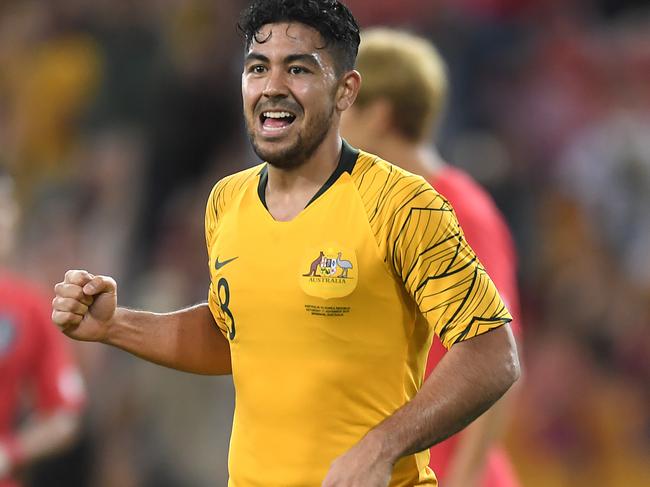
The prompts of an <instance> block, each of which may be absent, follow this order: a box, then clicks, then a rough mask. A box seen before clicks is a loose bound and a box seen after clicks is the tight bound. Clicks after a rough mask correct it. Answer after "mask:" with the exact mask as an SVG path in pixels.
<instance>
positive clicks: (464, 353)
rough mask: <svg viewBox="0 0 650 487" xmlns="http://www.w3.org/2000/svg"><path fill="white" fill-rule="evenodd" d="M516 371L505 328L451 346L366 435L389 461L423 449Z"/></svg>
mask: <svg viewBox="0 0 650 487" xmlns="http://www.w3.org/2000/svg"><path fill="white" fill-rule="evenodd" d="M518 376H519V362H518V358H517V352H516V347H515V345H514V339H513V338H512V333H511V332H510V330H509V327H501V328H499V329H497V330H493V331H491V332H488V333H486V334H484V335H481V336H478V337H475V338H472V339H470V340H467V341H466V342H462V343H459V344H456V345H454V347H452V350H450V351H449V352H448V353H447V354H446V355H445V357H444V358H443V359H442V360H441V361H440V363H439V364H438V366H437V367H436V368H435V370H434V371H433V373H432V374H431V375H430V376H429V378H428V379H427V381H426V382H425V383H424V385H423V386H422V389H421V390H420V391H419V392H418V394H417V395H416V396H415V397H414V398H413V399H412V400H411V401H410V402H409V403H407V404H406V405H404V406H403V407H402V408H400V409H399V410H397V411H396V412H395V413H394V414H393V415H392V416H390V417H388V418H387V419H386V420H385V421H383V422H382V423H381V424H380V425H378V426H377V427H376V428H374V429H373V430H372V431H371V432H370V433H369V434H368V440H367V441H375V442H379V444H380V445H381V449H382V455H383V456H385V457H386V458H389V459H390V460H391V461H396V460H397V459H399V458H400V457H403V456H406V455H410V454H412V453H416V452H418V451H422V450H425V449H427V448H429V447H430V446H432V445H434V444H436V443H439V442H440V441H442V440H444V439H446V438H448V437H449V436H451V435H453V434H454V433H456V432H458V431H460V430H461V429H463V428H464V427H465V426H467V425H468V424H469V423H470V422H471V421H473V420H474V419H476V418H477V417H478V416H480V415H481V414H482V413H483V412H485V411H486V410H487V409H488V408H489V407H490V406H491V405H492V404H494V402H495V401H497V400H498V399H499V397H501V396H502V395H503V394H504V393H505V392H506V391H507V390H508V388H509V387H510V386H511V385H512V384H513V383H514V381H515V380H516V379H517V378H518Z"/></svg>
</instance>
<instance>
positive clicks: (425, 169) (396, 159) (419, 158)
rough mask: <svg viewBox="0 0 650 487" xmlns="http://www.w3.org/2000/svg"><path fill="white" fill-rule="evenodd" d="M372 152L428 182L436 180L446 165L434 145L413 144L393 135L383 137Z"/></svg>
mask: <svg viewBox="0 0 650 487" xmlns="http://www.w3.org/2000/svg"><path fill="white" fill-rule="evenodd" d="M372 152H374V153H375V154H377V155H378V156H380V157H381V158H382V159H385V160H387V161H388V162H392V163H393V164H397V165H398V166H400V167H401V168H403V169H406V170H407V171H409V172H412V173H414V174H419V175H420V176H422V177H424V178H425V179H427V180H430V179H432V178H434V177H435V176H436V175H437V174H438V172H439V171H440V170H441V169H442V168H443V167H444V166H445V164H446V163H445V161H444V160H443V159H442V158H441V157H440V154H439V153H438V150H437V149H436V148H435V146H434V145H433V144H428V143H418V142H412V141H410V140H407V139H405V138H403V137H401V136H397V135H393V134H387V135H386V136H385V137H382V138H381V141H379V142H378V143H377V145H376V146H375V147H374V148H373V150H372Z"/></svg>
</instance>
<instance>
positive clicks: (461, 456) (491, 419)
mask: <svg viewBox="0 0 650 487" xmlns="http://www.w3.org/2000/svg"><path fill="white" fill-rule="evenodd" d="M520 387H521V380H519V381H518V382H517V383H516V384H515V385H514V386H513V387H511V388H510V389H509V390H508V392H506V393H505V395H504V396H503V397H502V398H501V399H499V400H498V401H497V402H496V404H494V405H493V406H492V407H491V408H490V409H489V410H488V411H486V412H485V413H484V414H482V415H481V417H479V418H478V419H476V420H475V421H474V422H473V423H472V424H470V425H469V426H468V427H467V428H465V430H463V431H462V432H461V433H459V436H460V439H459V441H458V443H457V444H456V447H455V450H454V453H453V455H452V457H451V459H450V461H449V466H448V468H447V475H446V479H445V485H447V486H448V487H472V486H478V485H480V480H481V476H482V473H483V470H484V468H485V465H486V462H487V459H488V456H489V452H490V449H491V448H492V447H493V446H495V444H498V442H499V440H500V438H501V436H502V434H503V432H504V430H505V428H506V427H507V418H508V417H509V415H510V414H509V413H510V410H511V409H512V405H513V402H514V401H513V400H514V398H515V397H516V396H517V391H518V389H519V388H520Z"/></svg>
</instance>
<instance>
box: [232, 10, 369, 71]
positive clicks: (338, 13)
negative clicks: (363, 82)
mask: <svg viewBox="0 0 650 487" xmlns="http://www.w3.org/2000/svg"><path fill="white" fill-rule="evenodd" d="M278 22H299V23H301V24H305V25H308V26H309V27H312V28H314V29H316V30H317V31H318V33H319V34H320V35H321V36H322V37H323V39H324V40H325V46H323V47H324V48H329V49H331V51H332V54H333V57H334V61H335V63H336V68H337V70H338V72H339V74H341V73H342V72H345V71H349V70H351V69H354V63H355V60H356V58H357V52H358V51H359V43H360V42H361V38H360V36H359V25H358V24H357V21H356V20H355V19H354V17H353V16H352V13H351V12H350V10H349V9H348V8H347V7H346V6H345V5H344V4H343V3H341V2H339V1H338V0H254V1H253V2H252V3H251V4H250V5H249V6H248V7H247V8H246V9H244V11H243V12H242V14H241V18H240V20H239V24H238V25H237V28H238V29H239V31H240V32H241V33H242V34H243V36H244V40H245V42H246V49H249V48H250V46H251V44H252V43H253V41H256V42H266V39H261V40H260V39H259V38H258V37H256V36H257V33H258V32H259V30H260V29H261V28H262V27H263V26H264V25H266V24H273V23H278Z"/></svg>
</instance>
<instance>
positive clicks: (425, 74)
mask: <svg viewBox="0 0 650 487" xmlns="http://www.w3.org/2000/svg"><path fill="white" fill-rule="evenodd" d="M357 69H358V70H359V72H360V73H361V76H362V79H363V82H362V85H361V90H360V92H359V95H358V97H357V100H356V102H355V104H354V105H353V106H352V108H350V109H348V110H347V111H345V112H344V113H343V115H342V118H341V131H342V134H343V136H344V137H345V138H346V139H348V141H349V142H350V143H351V144H352V145H355V146H357V147H359V148H361V149H364V150H367V151H369V152H372V153H374V154H377V155H379V156H381V157H383V158H385V159H386V160H389V161H394V162H395V163H397V164H399V165H401V166H402V167H403V168H404V169H406V170H408V171H410V172H413V173H416V174H420V175H421V176H423V177H424V178H425V179H427V181H429V183H431V185H432V186H433V187H434V188H435V189H436V190H437V191H438V192H439V193H441V194H442V195H443V196H445V197H446V198H447V199H448V200H449V201H450V203H451V204H452V206H453V208H454V210H455V212H456V215H457V217H458V221H459V222H460V226H461V228H462V229H463V231H464V233H465V237H466V238H467V241H468V242H469V244H470V246H471V247H472V248H473V249H474V251H475V252H476V254H477V256H478V258H479V260H480V261H481V263H482V264H483V265H484V266H485V268H486V270H487V272H488V274H489V275H490V277H491V278H492V280H493V281H494V283H495V284H496V286H497V288H498V289H499V293H500V294H501V297H502V298H503V299H504V301H505V302H506V304H507V305H508V307H509V310H510V313H511V314H512V315H513V316H514V317H515V320H514V322H513V323H512V324H511V326H512V329H513V331H514V334H515V335H516V336H517V335H519V324H518V317H519V300H518V295H517V285H516V258H515V251H514V246H513V242H512V238H511V236H510V232H509V231H508V228H507V226H506V224H505V222H504V219H503V217H502V216H501V214H500V213H499V211H498V209H497V208H496V206H495V204H494V202H493V201H492V199H491V198H490V196H489V195H488V194H487V192H486V191H485V190H483V189H482V188H481V187H480V186H479V185H478V184H477V183H476V182H474V181H473V180H472V179H471V178H470V177H469V176H468V175H467V174H466V173H464V172H463V171H461V170H459V169H455V168H453V167H451V166H449V165H447V164H445V163H444V162H443V161H442V159H441V158H440V156H439V155H438V153H437V151H436V149H435V148H434V147H433V146H432V145H431V143H430V134H431V131H432V128H433V127H434V125H435V124H436V122H437V119H438V118H439V115H440V112H441V110H442V107H443V105H444V103H445V98H446V91H447V78H446V73H445V67H444V63H443V61H442V59H441V58H440V56H439V54H438V53H437V51H436V50H435V48H434V47H433V46H432V45H431V44H430V43H429V42H428V41H427V40H425V39H422V38H419V37H416V36H413V35H411V34H407V33H405V32H398V31H393V30H390V29H372V30H367V31H365V32H363V33H362V36H361V46H360V48H359V56H358V57H357ZM444 353H445V350H444V347H443V346H442V345H441V343H440V342H439V341H438V340H434V343H433V345H432V347H431V351H430V353H429V359H428V363H427V375H428V373H429V372H430V371H431V370H432V369H433V368H434V367H435V366H436V365H437V364H438V362H439V361H440V360H441V359H442V357H443V356H444ZM451 380H453V378H451ZM504 407H505V402H504V401H503V400H502V401H499V402H498V403H497V404H496V405H495V406H493V407H492V408H491V409H490V410H489V411H488V412H487V413H485V414H484V415H483V416H482V417H480V418H479V419H477V420H476V421H474V422H473V423H472V424H471V425H470V426H468V427H467V428H466V429H465V430H464V431H462V432H461V433H459V434H457V435H455V436H453V437H451V438H449V439H448V440H446V441H443V442H442V443H439V444H437V445H435V446H434V447H433V448H431V462H430V466H431V468H432V469H433V471H434V472H435V473H436V476H437V477H438V479H439V480H440V484H441V485H443V486H444V487H516V486H518V483H517V481H516V477H515V475H514V473H513V469H512V467H511V465H510V463H509V460H508V458H507V456H506V455H505V453H504V452H503V450H502V449H501V448H500V447H499V446H498V442H497V437H498V433H499V431H500V429H502V421H501V419H502V418H501V417H500V416H501V415H502V414H503V412H504Z"/></svg>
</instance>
